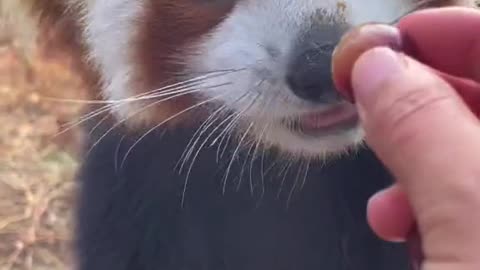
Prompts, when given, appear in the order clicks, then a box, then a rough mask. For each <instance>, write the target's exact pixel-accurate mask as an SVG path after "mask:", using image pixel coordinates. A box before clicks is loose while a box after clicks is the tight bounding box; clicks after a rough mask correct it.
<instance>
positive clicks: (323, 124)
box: [299, 105, 357, 130]
mask: <svg viewBox="0 0 480 270" xmlns="http://www.w3.org/2000/svg"><path fill="white" fill-rule="evenodd" d="M356 117H357V112H356V110H355V107H353V106H351V105H342V106H338V107H335V108H332V109H330V110H327V111H324V112H319V113H309V114H306V115H304V116H302V117H301V118H300V119H299V124H300V126H302V128H303V129H307V130H316V129H323V128H328V127H331V126H334V125H337V124H340V123H343V122H346V121H350V120H352V119H354V118H356Z"/></svg>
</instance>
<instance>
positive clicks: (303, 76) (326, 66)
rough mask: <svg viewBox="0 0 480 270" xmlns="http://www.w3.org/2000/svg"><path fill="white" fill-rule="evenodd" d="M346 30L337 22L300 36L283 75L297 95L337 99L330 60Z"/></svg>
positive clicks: (330, 99)
mask: <svg viewBox="0 0 480 270" xmlns="http://www.w3.org/2000/svg"><path fill="white" fill-rule="evenodd" d="M345 29H346V27H345V26H340V25H328V26H318V27H315V28H311V29H310V30H309V31H308V32H307V34H306V35H304V36H303V37H302V38H301V39H299V42H298V44H297V46H295V47H294V49H293V51H292V54H291V58H290V63H289V66H288V68H287V74H286V82H287V84H288V86H289V87H290V89H291V91H292V92H293V93H294V94H295V95H296V96H298V97H299V98H301V99H304V100H307V101H310V102H331V101H334V100H338V99H340V95H339V94H338V93H337V91H336V90H335V87H334V84H333V80H332V74H331V61H332V53H333V50H334V49H335V45H336V44H337V43H338V41H339V40H340V37H341V35H342V33H344V32H345Z"/></svg>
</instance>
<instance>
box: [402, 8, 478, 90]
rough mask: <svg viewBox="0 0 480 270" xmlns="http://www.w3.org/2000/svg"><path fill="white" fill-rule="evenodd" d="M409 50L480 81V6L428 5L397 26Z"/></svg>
mask: <svg viewBox="0 0 480 270" xmlns="http://www.w3.org/2000/svg"><path fill="white" fill-rule="evenodd" d="M396 27H397V28H398V29H399V30H400V32H401V34H402V36H403V37H404V40H405V42H406V43H407V44H408V45H407V48H406V49H407V54H409V55H411V56H413V57H414V58H416V59H418V60H419V61H420V62H422V63H425V64H427V65H429V66H431V67H433V68H435V69H438V70H440V71H442V72H445V73H449V74H451V75H454V76H459V77H464V78H469V79H473V80H476V81H480V10H478V9H476V8H465V7H445V8H436V9H426V10H423V11H418V12H415V13H412V14H410V15H408V16H405V17H404V18H402V19H401V20H400V21H399V22H398V24H397V26H396Z"/></svg>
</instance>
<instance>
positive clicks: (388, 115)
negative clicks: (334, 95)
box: [352, 47, 480, 269]
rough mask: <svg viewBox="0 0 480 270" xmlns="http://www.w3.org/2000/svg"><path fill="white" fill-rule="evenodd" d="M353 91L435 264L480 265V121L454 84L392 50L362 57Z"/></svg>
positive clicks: (372, 142)
mask: <svg viewBox="0 0 480 270" xmlns="http://www.w3.org/2000/svg"><path fill="white" fill-rule="evenodd" d="M352 86H353V90H354V96H355V100H356V102H357V105H358V110H359V114H360V118H361V120H362V123H363V127H364V129H365V134H366V141H367V143H368V144H369V145H370V147H371V148H372V149H373V151H374V152H375V153H376V154H377V155H378V157H379V158H380V159H381V160H382V161H383V162H384V163H385V165H386V166H387V167H388V168H389V169H390V170H391V172H392V173H393V175H394V176H395V178H396V179H397V180H398V182H399V184H400V185H401V186H402V188H403V189H404V190H405V192H406V195H407V198H408V199H409V202H410V204H411V206H412V210H413V213H414V215H415V218H416V219H417V224H418V226H419V231H420V234H421V235H422V241H423V243H424V252H425V256H426V260H427V263H428V262H430V263H432V262H433V263H438V262H442V263H452V261H453V260H459V259H460V258H461V260H462V261H463V262H465V261H469V262H470V261H475V262H476V263H478V261H479V259H480V258H478V250H479V249H480V230H479V229H478V228H479V227H480V211H479V210H478V209H480V167H479V166H478V163H479V162H480V127H479V126H480V125H479V121H478V119H477V118H476V117H475V116H474V114H473V113H472V112H471V111H470V109H469V108H468V107H467V106H466V105H465V103H464V102H463V101H462V99H461V98H460V97H459V96H458V95H457V93H456V91H455V90H454V89H453V88H452V87H451V86H450V85H449V84H448V83H447V82H445V81H444V80H443V79H441V78H440V77H439V76H437V75H435V74H434V73H433V72H431V70H430V69H428V68H427V67H425V66H423V65H422V64H421V63H419V62H417V61H415V60H414V59H412V58H410V57H408V56H406V55H403V54H400V53H397V52H394V51H392V50H391V49H388V48H383V47H379V48H374V49H371V50H369V51H367V52H365V53H364V54H362V56H360V58H359V59H358V60H357V61H356V63H355V65H354V67H353V71H352ZM457 255H458V256H457ZM448 260H452V261H448ZM429 269H430V268H429ZM432 269H437V268H432ZM438 269H440V268H438ZM441 269H447V268H441ZM448 269H450V268H448ZM459 269H460V268H459ZM461 269H463V268H461Z"/></svg>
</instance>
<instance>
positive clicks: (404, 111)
mask: <svg viewBox="0 0 480 270" xmlns="http://www.w3.org/2000/svg"><path fill="white" fill-rule="evenodd" d="M439 87H445V86H440V85H438V84H437V85H434V86H430V85H419V86H416V87H413V88H411V89H409V90H407V91H402V92H403V94H402V95H397V96H394V97H392V98H391V99H390V100H391V101H390V102H386V103H384V104H382V105H381V107H380V110H379V111H378V113H379V114H378V115H379V116H380V117H381V119H383V121H379V125H380V126H379V127H377V128H379V129H380V130H383V131H384V132H388V133H389V135H391V136H392V137H391V139H395V138H396V139H397V140H402V139H406V138H411V137H412V135H415V134H417V133H418V132H421V131H422V130H418V129H419V128H425V127H426V126H428V123H425V121H426V120H427V119H428V118H429V117H430V116H428V115H429V114H431V113H436V112H437V111H438V107H439V106H442V105H441V104H443V103H446V102H449V101H451V100H452V98H451V96H450V95H449V94H447V93H448V91H437V90H439ZM439 117H441V116H439ZM392 133H393V134H392Z"/></svg>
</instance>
